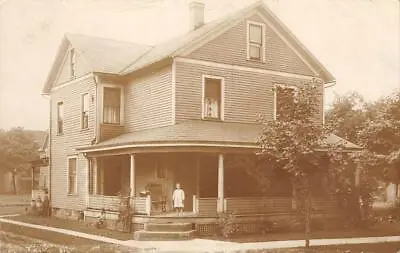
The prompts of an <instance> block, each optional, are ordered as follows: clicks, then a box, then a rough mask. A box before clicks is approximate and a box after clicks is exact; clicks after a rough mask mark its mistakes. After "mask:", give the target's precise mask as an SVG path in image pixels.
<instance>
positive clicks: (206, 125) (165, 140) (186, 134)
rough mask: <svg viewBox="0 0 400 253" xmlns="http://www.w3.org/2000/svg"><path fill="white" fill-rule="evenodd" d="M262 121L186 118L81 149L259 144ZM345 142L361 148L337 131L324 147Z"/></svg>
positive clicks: (247, 146)
mask: <svg viewBox="0 0 400 253" xmlns="http://www.w3.org/2000/svg"><path fill="white" fill-rule="evenodd" d="M262 128H263V126H262V125H261V124H244V123H233V122H219V121H218V122H217V121H205V120H187V121H184V122H181V123H178V124H175V125H169V126H165V127H158V128H152V129H146V130H142V131H136V132H132V133H126V134H122V135H120V136H117V137H115V138H112V139H109V140H106V141H103V142H100V143H97V144H95V145H91V146H86V147H80V148H77V150H79V151H82V152H97V151H107V150H118V149H126V148H141V147H185V146H186V147H196V146H197V147H231V148H250V149H255V148H257V147H258V146H257V140H258V138H259V136H260V134H261V133H262ZM337 143H342V144H343V145H344V148H345V149H347V150H357V149H361V148H360V147H359V146H357V145H355V144H353V143H351V142H348V141H346V140H344V139H342V138H340V137H338V136H336V135H333V134H331V135H329V136H327V138H326V139H325V141H324V143H322V145H321V146H322V147H324V146H326V145H330V144H337Z"/></svg>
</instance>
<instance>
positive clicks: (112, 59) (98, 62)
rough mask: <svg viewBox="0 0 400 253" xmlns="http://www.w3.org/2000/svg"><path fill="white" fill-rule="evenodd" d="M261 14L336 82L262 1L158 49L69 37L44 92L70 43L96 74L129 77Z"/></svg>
mask: <svg viewBox="0 0 400 253" xmlns="http://www.w3.org/2000/svg"><path fill="white" fill-rule="evenodd" d="M255 10H257V11H258V12H260V13H262V14H263V15H265V17H266V18H267V19H268V21H269V22H270V23H271V24H272V25H273V26H274V27H275V28H276V29H277V30H278V31H279V32H280V33H281V34H282V35H283V36H285V38H286V39H287V41H288V42H289V43H290V44H291V45H292V46H293V47H294V48H295V49H296V50H297V51H298V52H299V53H300V54H301V55H302V56H303V57H304V58H305V59H306V61H307V63H308V64H309V65H310V66H312V68H313V69H315V70H316V72H317V73H316V74H318V75H319V76H321V77H322V78H323V79H324V81H325V82H326V83H328V82H332V81H334V77H333V76H332V74H331V73H330V72H329V71H328V70H327V69H326V68H325V67H324V66H323V65H322V64H321V63H320V62H319V61H318V60H317V59H316V58H315V56H313V54H312V53H311V52H310V51H308V49H307V48H306V47H305V46H304V45H303V44H302V43H301V42H300V41H299V40H298V39H297V38H296V37H295V36H294V35H293V34H292V33H291V32H290V30H289V29H288V28H287V27H286V26H285V25H284V24H283V23H282V22H281V21H280V20H279V19H278V18H277V17H276V16H275V15H274V14H273V13H272V11H271V10H270V9H269V8H268V7H267V6H266V5H265V4H264V2H263V1H262V0H260V1H257V2H255V3H253V4H251V5H249V6H247V7H245V8H243V9H241V10H239V11H237V12H235V13H233V14H230V15H228V16H225V17H222V18H220V19H217V20H214V21H212V22H209V23H207V24H205V25H203V26H202V27H200V28H198V29H196V30H192V31H190V32H188V33H186V34H184V35H181V36H178V37H175V38H173V39H171V40H169V41H167V42H165V43H162V44H160V45H156V46H149V45H142V44H135V43H129V42H121V41H115V40H109V39H103V38H96V37H90V36H84V35H77V34H66V36H65V38H64V40H63V41H62V43H61V45H60V48H59V51H58V54H57V56H56V59H55V61H54V63H53V67H52V70H51V71H50V74H49V77H48V79H47V81H46V84H45V87H44V89H43V92H44V93H48V92H49V91H50V86H51V83H52V82H53V81H54V80H55V78H56V75H57V70H58V67H59V66H60V65H61V63H62V58H63V56H64V54H65V52H66V50H67V49H68V45H69V43H70V44H72V46H73V47H74V48H76V49H77V50H78V51H80V52H81V53H82V54H83V57H84V59H85V60H86V61H87V62H88V64H89V65H90V66H91V67H92V71H93V72H100V73H108V74H117V75H126V74H130V73H132V72H134V71H136V70H139V69H141V68H144V67H146V66H150V65H152V64H154V63H156V62H159V61H161V60H163V59H166V58H170V57H171V58H172V57H176V56H184V55H185V54H186V53H188V52H189V51H188V50H189V49H191V50H193V48H195V47H196V46H198V45H199V44H200V43H201V42H204V41H207V40H211V39H212V38H213V36H215V34H217V33H219V32H221V31H224V30H227V29H229V28H231V27H233V25H234V24H236V23H237V22H239V21H241V20H242V19H243V18H244V17H245V16H246V15H247V14H248V13H251V12H253V11H255Z"/></svg>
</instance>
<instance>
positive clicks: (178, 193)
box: [172, 189, 185, 208]
mask: <svg viewBox="0 0 400 253" xmlns="http://www.w3.org/2000/svg"><path fill="white" fill-rule="evenodd" d="M172 200H173V202H174V208H176V207H182V208H183V201H184V200H185V192H184V191H183V190H182V189H175V191H174V193H173V194H172Z"/></svg>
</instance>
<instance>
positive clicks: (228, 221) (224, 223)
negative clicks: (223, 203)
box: [218, 213, 239, 239]
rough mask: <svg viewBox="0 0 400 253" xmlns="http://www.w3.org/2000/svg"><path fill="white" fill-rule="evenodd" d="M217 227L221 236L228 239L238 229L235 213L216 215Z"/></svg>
mask: <svg viewBox="0 0 400 253" xmlns="http://www.w3.org/2000/svg"><path fill="white" fill-rule="evenodd" d="M218 228H219V232H220V235H221V236H222V237H223V238H226V239H230V238H232V236H233V235H234V234H236V233H237V232H238V231H239V225H238V224H237V223H236V217H235V213H222V214H220V215H219V216H218Z"/></svg>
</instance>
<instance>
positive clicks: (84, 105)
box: [81, 93, 89, 129]
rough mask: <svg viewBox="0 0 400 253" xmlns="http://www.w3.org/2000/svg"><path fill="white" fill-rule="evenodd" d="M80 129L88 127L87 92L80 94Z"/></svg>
mask: <svg viewBox="0 0 400 253" xmlns="http://www.w3.org/2000/svg"><path fill="white" fill-rule="evenodd" d="M81 117H82V118H81V126H82V129H87V128H88V127H89V93H85V94H83V95H82V114H81Z"/></svg>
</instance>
